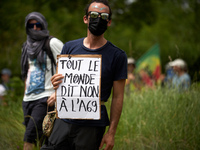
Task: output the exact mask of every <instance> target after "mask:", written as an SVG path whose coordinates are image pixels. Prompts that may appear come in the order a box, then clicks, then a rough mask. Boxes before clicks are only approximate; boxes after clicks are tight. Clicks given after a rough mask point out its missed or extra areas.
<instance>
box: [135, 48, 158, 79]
mask: <svg viewBox="0 0 200 150" xmlns="http://www.w3.org/2000/svg"><path fill="white" fill-rule="evenodd" d="M141 70H144V71H146V72H147V73H148V75H149V76H150V77H151V78H152V79H154V80H155V81H157V80H158V79H159V77H160V74H161V63H160V48H159V45H158V44H155V45H154V46H153V47H151V48H150V49H149V50H148V51H147V52H146V53H145V54H144V55H143V56H142V57H141V58H139V59H138V60H137V61H136V72H138V73H139V72H140V71H141Z"/></svg>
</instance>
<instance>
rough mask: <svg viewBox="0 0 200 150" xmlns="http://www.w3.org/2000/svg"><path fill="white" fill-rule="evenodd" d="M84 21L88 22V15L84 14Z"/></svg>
mask: <svg viewBox="0 0 200 150" xmlns="http://www.w3.org/2000/svg"><path fill="white" fill-rule="evenodd" d="M83 22H84V23H85V24H88V17H87V16H86V15H85V16H83Z"/></svg>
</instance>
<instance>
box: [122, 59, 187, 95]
mask: <svg viewBox="0 0 200 150" xmlns="http://www.w3.org/2000/svg"><path fill="white" fill-rule="evenodd" d="M133 60H134V59H133V58H131V57H130V58H128V64H127V65H128V78H127V80H126V92H127V94H130V92H134V90H141V89H142V88H152V89H153V88H154V87H155V86H161V87H167V88H169V89H175V90H177V91H179V92H185V91H188V90H189V88H190V86H191V78H190V75H189V74H188V68H187V63H186V62H185V61H184V60H183V59H181V58H177V59H175V60H174V61H170V62H169V63H167V65H166V66H165V74H160V77H159V79H158V80H155V78H153V77H152V75H151V74H150V73H149V72H148V71H147V70H145V68H144V69H141V70H139V71H137V72H136V71H135V68H136V61H135V60H134V61H133Z"/></svg>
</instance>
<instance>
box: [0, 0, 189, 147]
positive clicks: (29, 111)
mask: <svg viewBox="0 0 200 150" xmlns="http://www.w3.org/2000/svg"><path fill="white" fill-rule="evenodd" d="M83 22H84V23H85V24H86V26H87V36H86V37H84V38H80V39H77V40H73V41H68V42H67V43H65V44H63V42H62V41H60V40H59V39H57V38H56V37H51V36H50V35H49V31H48V23H47V21H46V19H45V17H44V16H43V15H42V14H41V13H39V12H31V13H29V14H28V15H27V16H26V18H25V30H26V34H27V39H26V41H25V42H24V44H23V48H22V56H21V73H22V78H23V81H24V83H25V89H24V97H23V100H22V107H23V113H24V125H25V133H24V147H23V149H24V150H32V149H34V146H35V145H36V142H37V136H39V139H41V138H42V137H43V131H42V122H43V119H44V117H45V115H46V113H47V107H49V109H50V110H52V109H54V107H55V102H56V96H55V90H56V89H57V88H58V87H59V86H60V83H61V82H62V79H63V78H64V77H63V76H62V75H61V74H56V73H55V72H56V70H55V69H56V66H55V64H56V63H55V62H56V57H57V55H59V54H90V55H93V54H100V55H102V76H101V89H100V90H101V119H100V120H79V119H78V120H77V119H58V118H57V119H56V120H55V123H54V128H53V131H52V133H51V135H50V137H49V138H46V140H45V142H43V141H42V142H41V145H40V146H41V150H47V149H48V150H51V149H55V150H62V149H69V150H80V149H81V150H96V149H99V148H100V149H101V148H102V147H103V145H105V148H104V150H111V149H112V148H113V146H114V137H115V133H116V130H117V125H118V122H119V119H120V115H121V112H122V105H123V99H124V97H123V96H124V92H126V93H127V94H130V93H131V92H134V91H135V90H141V89H142V88H143V87H145V86H147V87H149V88H153V86H154V82H153V79H152V78H151V75H149V73H148V72H147V71H145V69H143V70H141V71H140V72H139V73H136V72H135V68H136V61H135V60H134V59H133V58H127V56H126V53H125V52H124V51H123V50H121V49H120V48H118V47H116V46H114V45H113V44H112V43H111V42H109V41H108V40H107V39H105V37H104V32H105V31H106V30H107V28H108V27H109V26H110V25H111V22H112V11H111V8H110V5H109V3H108V1H107V0H92V1H91V2H90V3H89V4H88V5H87V6H86V9H85V15H84V17H83ZM10 76H11V71H10V70H9V69H3V70H2V72H1V79H2V84H1V85H0V99H1V103H2V101H3V96H4V95H5V94H6V90H8V89H9V87H8V86H7V85H8V84H7V83H8V82H9V78H10ZM161 80H162V84H163V85H164V86H167V87H169V88H177V89H178V90H179V91H186V90H188V89H189V87H190V84H191V81H190V76H189V75H188V73H187V65H186V63H185V61H183V60H182V59H176V60H174V61H172V62H169V63H168V65H167V67H166V74H165V75H164V76H161ZM112 89H113V96H112V99H111V100H112V104H111V109H110V110H111V113H110V117H109V116H108V113H107V109H106V107H105V105H104V102H107V101H108V98H109V97H110V95H111V90H112ZM27 116H32V118H33V119H31V118H30V117H27ZM35 125H36V126H35ZM106 126H109V128H108V131H107V132H106V133H105V129H106ZM36 129H37V132H36ZM37 134H38V135H37Z"/></svg>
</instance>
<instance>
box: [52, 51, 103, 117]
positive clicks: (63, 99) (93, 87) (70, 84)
mask: <svg viewBox="0 0 200 150" xmlns="http://www.w3.org/2000/svg"><path fill="white" fill-rule="evenodd" d="M57 73H58V74H62V75H63V76H64V79H63V80H62V83H61V84H60V86H59V88H58V89H57V90H56V109H57V117H58V118H68V119H94V120H98V119H100V118H101V115H100V114H101V113H100V111H101V110H100V109H101V104H100V89H101V87H100V86H101V85H100V84H101V55H58V57H57Z"/></svg>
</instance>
